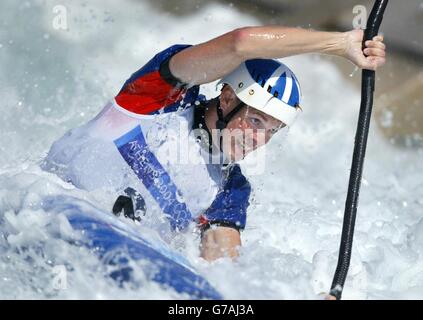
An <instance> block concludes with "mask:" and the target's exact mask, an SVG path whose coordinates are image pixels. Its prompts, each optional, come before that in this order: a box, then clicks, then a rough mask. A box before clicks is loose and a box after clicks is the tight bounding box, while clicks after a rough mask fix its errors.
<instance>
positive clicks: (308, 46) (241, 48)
mask: <svg viewBox="0 0 423 320" xmlns="http://www.w3.org/2000/svg"><path fill="white" fill-rule="evenodd" d="M238 32H239V34H238V37H239V39H238V41H237V51H238V53H239V54H241V55H242V56H243V57H244V58H245V59H254V58H283V57H287V56H293V55H297V54H303V53H325V54H333V55H343V54H344V53H345V50H346V46H347V39H346V35H345V34H344V33H341V32H323V31H313V30H307V29H301V28H287V27H281V26H264V27H246V28H242V29H240V30H239V31H238Z"/></svg>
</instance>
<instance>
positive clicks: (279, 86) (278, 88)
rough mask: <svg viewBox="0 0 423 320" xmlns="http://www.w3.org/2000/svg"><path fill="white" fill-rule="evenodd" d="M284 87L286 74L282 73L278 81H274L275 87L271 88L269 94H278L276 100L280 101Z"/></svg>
mask: <svg viewBox="0 0 423 320" xmlns="http://www.w3.org/2000/svg"><path fill="white" fill-rule="evenodd" d="M285 87H286V72H284V73H282V75H281V76H280V77H279V79H278V80H277V81H276V83H275V85H274V86H273V88H272V91H271V94H272V95H274V94H275V92H276V91H277V92H278V96H277V98H278V99H279V100H282V96H283V93H284V91H285Z"/></svg>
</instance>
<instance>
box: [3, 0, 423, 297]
mask: <svg viewBox="0 0 423 320" xmlns="http://www.w3.org/2000/svg"><path fill="white" fill-rule="evenodd" d="M56 4H57V2H56V1H36V0H34V1H28V2H22V3H20V2H16V1H13V0H3V1H2V3H1V5H0V6H1V10H0V25H1V28H0V96H1V97H2V100H1V102H0V110H1V115H0V128H1V137H0V152H1V154H0V155H1V157H0V298H3V299H5V298H7V299H10V298H174V297H178V295H176V294H175V293H174V292H172V291H171V290H163V289H161V288H159V287H158V286H157V285H155V284H154V283H152V282H148V283H147V284H145V285H144V286H142V287H141V288H139V287H138V288H133V287H128V288H119V287H118V286H117V285H116V284H114V283H113V282H111V281H110V280H108V279H107V278H105V277H104V273H105V271H104V267H103V266H102V264H101V263H100V262H99V261H98V260H97V258H96V257H95V255H94V254H92V253H90V252H88V251H84V250H82V249H80V248H77V247H75V246H72V245H70V244H68V243H67V242H65V241H64V240H60V239H57V238H55V237H54V236H53V235H54V234H55V231H56V230H55V227H54V226H55V225H57V221H61V219H63V217H62V216H61V215H60V214H58V215H57V216H52V215H50V214H47V213H45V212H43V211H42V210H39V209H37V204H38V203H39V201H40V199H41V198H42V197H43V196H44V195H48V194H63V193H65V194H69V195H72V196H76V197H79V198H81V199H86V200H88V201H90V202H91V203H96V204H97V206H99V207H102V206H103V207H104V208H105V209H109V208H108V206H107V205H105V203H108V202H109V199H106V198H105V196H104V195H102V194H101V192H97V193H91V194H90V193H87V192H85V191H81V190H76V189H74V188H73V187H72V186H70V185H68V184H66V183H64V182H62V181H61V180H60V179H59V178H57V177H55V176H54V175H51V174H48V173H45V172H42V171H41V170H40V169H39V167H38V163H39V162H40V160H41V159H42V158H43V157H44V156H45V154H46V152H47V151H48V149H49V147H50V145H51V143H52V142H53V141H55V140H56V139H57V138H59V137H60V136H61V135H62V134H63V133H64V132H66V131H67V130H68V129H70V128H73V127H75V126H78V125H79V124H82V123H84V122H86V121H87V120H89V119H90V118H92V117H93V116H94V115H95V114H96V113H97V112H98V111H99V110H101V108H102V106H103V105H104V103H105V102H106V101H107V100H108V99H109V98H110V97H112V96H113V95H114V94H116V92H117V91H118V90H119V89H120V86H121V85H122V83H123V81H125V80H126V78H127V77H128V76H129V75H130V74H131V73H132V72H133V71H135V70H137V69H138V68H139V67H140V66H142V65H143V64H144V63H145V62H146V61H147V60H148V59H149V58H150V57H151V56H152V55H154V54H155V53H156V52H157V51H159V50H162V49H163V48H165V47H167V46H169V45H171V44H174V43H198V42H202V41H205V40H207V39H209V38H212V37H214V36H217V35H219V34H221V33H223V32H226V31H229V30H231V29H233V28H236V27H239V26H244V25H254V24H258V22H257V21H256V20H255V19H254V18H253V17H250V16H246V15H241V14H239V13H237V11H236V10H235V9H233V8H232V7H231V6H229V5H209V6H205V7H201V8H200V9H198V10H196V12H195V14H194V15H187V16H183V17H181V18H176V17H173V16H170V15H169V14H164V13H162V12H159V11H157V10H156V9H154V8H152V7H150V6H149V5H147V4H145V3H143V2H141V1H139V2H136V1H119V2H118V1H112V0H109V1H89V2H85V1H77V0H76V1H72V2H71V4H66V7H67V9H68V23H69V31H62V30H54V29H53V28H52V20H53V17H54V14H53V12H52V8H53V7H54V6H55V5H56ZM100 8H101V9H100ZM284 61H285V62H286V63H287V64H288V65H289V66H290V67H291V68H292V69H293V70H295V71H296V73H297V76H298V78H299V79H300V81H301V83H302V89H303V93H304V102H303V109H304V114H303V115H302V116H301V118H300V120H299V121H298V122H297V124H296V126H294V128H293V129H292V130H291V132H290V137H289V139H288V140H284V144H283V145H282V142H281V141H277V138H275V139H274V141H272V142H271V143H270V144H269V146H268V147H267V149H266V154H267V160H268V161H267V162H266V164H265V165H266V173H265V174H264V175H260V176H254V177H251V182H252V184H253V187H254V189H255V193H254V198H253V204H252V206H251V207H250V209H249V212H248V223H247V228H246V230H245V231H244V233H243V235H242V237H243V248H242V252H241V257H240V258H239V260H238V261H237V262H236V263H233V262H230V261H229V260H220V261H217V262H215V263H213V264H208V263H206V262H205V261H203V260H201V259H199V258H197V255H198V249H197V245H198V239H197V238H196V236H195V235H191V234H189V235H187V237H186V238H187V239H185V241H182V243H184V245H182V246H178V248H179V249H180V250H182V251H183V252H184V254H185V255H186V256H187V257H188V258H189V259H190V261H191V262H192V264H193V265H194V266H195V267H196V268H197V269H198V270H199V272H200V273H202V274H203V275H205V277H206V278H207V279H208V280H209V281H210V282H211V283H212V284H213V285H214V286H215V287H216V288H217V289H218V290H219V291H220V292H221V293H222V294H223V295H224V297H225V298H228V299H244V298H246V299H254V298H257V299H315V298H317V294H318V293H320V292H322V291H327V290H328V289H329V287H330V284H331V278H332V275H333V272H334V269H335V266H336V261H337V255H338V246H339V236H340V231H341V225H342V214H343V208H344V201H345V195H346V189H347V182H348V173H349V167H350V161H351V154H352V145H353V136H354V132H355V126H356V119H357V111H358V105H359V100H360V96H359V91H358V89H357V88H352V87H351V86H349V85H348V83H347V82H346V81H345V80H344V77H343V76H342V75H340V74H339V71H337V69H335V67H334V66H333V65H331V64H330V63H329V62H327V61H326V60H325V61H323V60H321V59H320V58H319V57H317V56H302V57H294V58H289V59H285V60H284ZM206 91H207V92H213V90H212V86H209V87H208V88H207V90H206ZM421 158H422V152H421V151H418V150H407V149H395V148H394V147H392V146H391V145H390V144H389V143H387V142H386V141H385V140H384V139H383V137H381V135H380V134H379V133H378V132H377V128H376V126H375V125H372V127H371V134H370V137H369V143H368V153H367V157H366V164H365V171H364V183H363V185H362V189H361V196H360V207H359V212H358V220H357V225H356V235H355V241H354V248H353V258H352V263H351V267H350V273H349V276H348V278H347V282H346V287H345V290H344V298H345V299H389V298H393V299H407V298H420V299H422V298H423V236H422V235H423V212H422V211H423V210H422V209H421V208H422V205H423V180H422V173H421V172H422V169H423V163H422V161H421ZM62 222H63V221H62ZM69 232H70V233H71V230H69ZM62 264H63V265H65V266H66V268H67V270H68V272H67V274H68V286H67V289H66V290H55V289H54V288H53V286H52V281H53V278H54V266H56V265H62ZM139 277H140V278H142V273H141V272H140V273H139Z"/></svg>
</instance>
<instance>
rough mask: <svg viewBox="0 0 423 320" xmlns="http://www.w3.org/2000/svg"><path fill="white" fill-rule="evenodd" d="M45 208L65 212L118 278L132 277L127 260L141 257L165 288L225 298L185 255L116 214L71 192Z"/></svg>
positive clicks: (193, 295) (152, 276)
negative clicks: (147, 236) (148, 237)
mask: <svg viewBox="0 0 423 320" xmlns="http://www.w3.org/2000/svg"><path fill="white" fill-rule="evenodd" d="M43 209H44V210H45V211H47V212H54V213H62V214H64V215H65V216H66V217H67V219H68V221H69V222H70V224H71V226H72V228H73V229H74V230H77V231H83V232H82V234H83V240H82V242H81V244H82V245H83V246H86V247H87V248H89V249H93V252H95V253H96V254H97V255H98V256H99V258H100V259H102V261H104V262H105V263H107V264H109V265H113V266H114V268H113V269H114V270H116V271H114V272H112V273H111V274H110V276H111V277H112V278H113V279H115V280H116V281H118V282H120V283H123V282H125V281H131V273H132V271H133V270H132V268H131V267H130V266H129V264H128V258H130V259H132V260H137V261H138V260H142V261H143V263H142V264H141V265H142V268H143V271H144V272H145V274H146V275H148V277H149V278H150V279H151V280H152V281H155V282H157V283H159V284H160V285H162V286H164V287H166V288H173V289H174V290H175V291H176V292H178V293H181V294H185V295H187V296H188V297H189V298H191V299H222V296H221V295H220V294H219V293H218V292H217V291H216V290H215V289H214V288H213V287H212V286H211V285H210V284H209V282H208V281H207V280H206V279H204V278H203V277H202V276H201V275H199V274H197V273H196V272H195V270H194V269H193V268H192V267H191V266H190V265H189V263H188V262H187V261H186V259H185V258H184V257H183V256H182V255H180V254H179V253H177V252H174V251H173V250H171V249H170V248H169V247H167V246H165V245H163V244H153V243H151V242H149V241H147V240H146V239H145V238H143V237H142V235H140V234H139V231H138V230H136V229H135V228H131V225H128V224H126V223H124V222H122V221H120V220H119V219H117V218H116V217H115V216H114V215H113V214H111V213H109V212H104V211H102V210H100V209H98V208H96V207H94V206H93V205H91V204H89V203H88V202H86V201H83V200H81V199H78V198H74V197H69V196H51V197H46V198H45V199H44V200H43ZM104 257H107V259H103V258H104ZM144 262H147V263H144Z"/></svg>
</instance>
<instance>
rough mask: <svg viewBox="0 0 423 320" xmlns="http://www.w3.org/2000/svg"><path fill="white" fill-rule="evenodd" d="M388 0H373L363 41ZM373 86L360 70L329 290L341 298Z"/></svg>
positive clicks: (369, 73) (374, 32)
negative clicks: (337, 246) (348, 169)
mask: <svg viewBox="0 0 423 320" xmlns="http://www.w3.org/2000/svg"><path fill="white" fill-rule="evenodd" d="M387 4H388V0H376V1H375V4H374V5H373V9H372V11H371V13H370V15H369V18H368V20H367V25H366V30H365V31H364V38H363V48H364V42H365V41H367V40H371V39H373V37H374V36H376V35H377V33H378V31H379V26H380V24H381V22H382V18H383V12H384V11H385V8H386V5H387ZM374 88H375V72H374V71H372V70H363V71H362V80H361V105H360V114H359V117H358V124H357V132H356V135H355V144H354V153H353V159H352V165H351V172H350V181H349V185H348V194H347V200H346V203H345V213H344V223H343V226H342V235H341V245H340V249H339V257H338V265H337V267H336V271H335V275H334V278H333V282H332V286H331V290H330V294H331V295H332V296H334V297H336V299H337V300H339V299H341V296H342V289H343V287H344V283H345V279H346V277H347V273H348V268H349V265H350V260H351V250H352V243H353V237H354V226H355V219H356V215H357V205H358V196H359V193H360V184H361V176H362V173H363V164H364V157H365V155H366V146H367V137H368V134H369V127H370V118H371V115H372V107H373V92H374Z"/></svg>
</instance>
